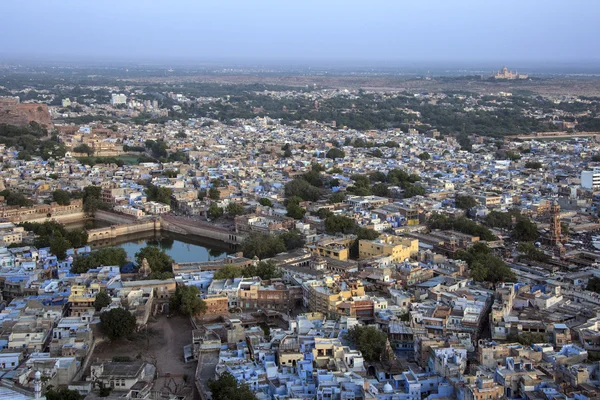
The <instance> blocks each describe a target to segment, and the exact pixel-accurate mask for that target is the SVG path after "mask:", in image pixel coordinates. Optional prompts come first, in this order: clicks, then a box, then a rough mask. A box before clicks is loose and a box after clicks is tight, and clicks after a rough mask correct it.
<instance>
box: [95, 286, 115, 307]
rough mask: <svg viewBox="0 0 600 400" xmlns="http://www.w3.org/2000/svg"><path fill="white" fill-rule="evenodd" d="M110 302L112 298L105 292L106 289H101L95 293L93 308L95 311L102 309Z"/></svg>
mask: <svg viewBox="0 0 600 400" xmlns="http://www.w3.org/2000/svg"><path fill="white" fill-rule="evenodd" d="M111 302H112V299H111V298H110V296H109V295H108V294H107V293H106V291H104V290H101V291H100V292H99V293H98V294H97V295H96V299H95V300H94V308H95V309H96V311H100V310H102V309H103V308H104V307H106V306H108V305H110V303H111Z"/></svg>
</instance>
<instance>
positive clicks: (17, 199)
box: [0, 189, 33, 207]
mask: <svg viewBox="0 0 600 400" xmlns="http://www.w3.org/2000/svg"><path fill="white" fill-rule="evenodd" d="M0 196H2V197H4V201H6V204H8V205H9V206H19V207H31V206H32V205H33V201H31V200H30V199H28V198H27V197H25V196H24V195H23V194H22V193H18V192H11V191H10V190H8V189H4V190H3V191H1V192H0Z"/></svg>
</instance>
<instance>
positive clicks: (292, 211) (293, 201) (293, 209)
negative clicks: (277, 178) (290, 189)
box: [286, 196, 306, 219]
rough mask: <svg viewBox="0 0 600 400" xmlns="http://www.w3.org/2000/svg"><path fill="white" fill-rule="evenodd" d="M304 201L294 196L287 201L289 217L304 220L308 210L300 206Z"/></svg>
mask: <svg viewBox="0 0 600 400" xmlns="http://www.w3.org/2000/svg"><path fill="white" fill-rule="evenodd" d="M301 201H302V199H301V198H300V197H298V196H292V197H290V198H289V199H287V206H286V210H287V216H288V217H290V218H294V219H302V218H304V214H306V209H305V208H302V207H301V206H300V202H301Z"/></svg>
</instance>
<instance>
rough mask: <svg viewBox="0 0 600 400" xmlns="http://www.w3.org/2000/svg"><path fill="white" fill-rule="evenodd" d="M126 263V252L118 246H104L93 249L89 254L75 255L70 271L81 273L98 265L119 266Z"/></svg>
mask: <svg viewBox="0 0 600 400" xmlns="http://www.w3.org/2000/svg"><path fill="white" fill-rule="evenodd" d="M125 264H127V252H126V251H125V249H122V248H120V247H105V248H102V249H98V250H96V251H93V252H92V253H90V254H89V255H81V256H77V257H75V260H73V265H72V266H71V272H73V273H76V274H82V273H85V272H87V271H89V270H90V269H92V268H98V267H100V266H113V265H115V266H119V267H122V266H124V265H125Z"/></svg>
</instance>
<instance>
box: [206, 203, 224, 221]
mask: <svg viewBox="0 0 600 400" xmlns="http://www.w3.org/2000/svg"><path fill="white" fill-rule="evenodd" d="M207 215H208V217H209V218H211V219H215V218H219V217H220V216H222V215H223V208H222V207H219V206H218V205H216V204H214V203H213V204H211V205H210V207H208V213H207Z"/></svg>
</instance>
